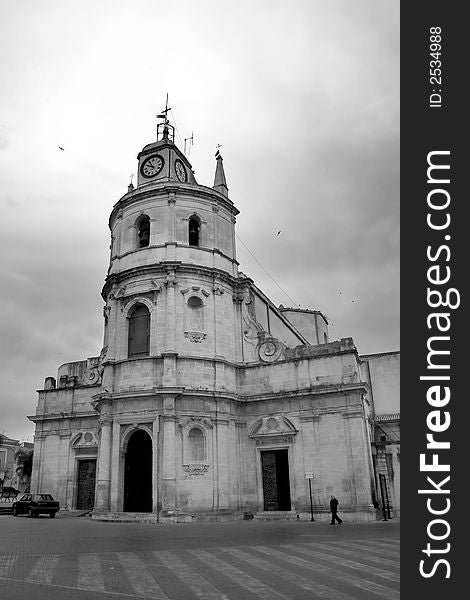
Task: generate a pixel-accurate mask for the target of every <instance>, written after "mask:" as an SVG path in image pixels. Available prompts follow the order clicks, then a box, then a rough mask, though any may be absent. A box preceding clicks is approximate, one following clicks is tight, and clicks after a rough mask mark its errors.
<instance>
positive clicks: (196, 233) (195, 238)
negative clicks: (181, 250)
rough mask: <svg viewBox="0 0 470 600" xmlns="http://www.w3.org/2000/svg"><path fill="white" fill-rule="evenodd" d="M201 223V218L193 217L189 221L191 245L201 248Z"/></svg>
mask: <svg viewBox="0 0 470 600" xmlns="http://www.w3.org/2000/svg"><path fill="white" fill-rule="evenodd" d="M200 232H201V221H200V219H199V217H197V216H196V215H193V216H192V217H190V219H189V236H188V239H189V245H190V246H199V244H200V241H201V240H200Z"/></svg>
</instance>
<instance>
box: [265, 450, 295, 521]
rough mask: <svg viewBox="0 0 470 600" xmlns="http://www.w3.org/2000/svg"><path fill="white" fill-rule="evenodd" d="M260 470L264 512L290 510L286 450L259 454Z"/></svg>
mask: <svg viewBox="0 0 470 600" xmlns="http://www.w3.org/2000/svg"><path fill="white" fill-rule="evenodd" d="M261 470H262V478H263V497H264V510H291V501H290V483H289V457H288V451H287V449H285V450H266V451H264V452H261Z"/></svg>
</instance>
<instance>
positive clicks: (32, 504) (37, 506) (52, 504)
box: [12, 494, 59, 519]
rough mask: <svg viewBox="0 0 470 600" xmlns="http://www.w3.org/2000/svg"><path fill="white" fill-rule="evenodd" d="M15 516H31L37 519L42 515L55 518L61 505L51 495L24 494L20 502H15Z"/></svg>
mask: <svg viewBox="0 0 470 600" xmlns="http://www.w3.org/2000/svg"><path fill="white" fill-rule="evenodd" d="M12 509H13V516H14V517H17V516H18V515H29V516H30V517H37V516H38V515H40V514H45V515H49V516H50V517H51V519H52V518H54V517H55V515H56V512H57V511H58V510H59V503H58V502H57V501H56V500H54V498H53V497H52V496H51V495H50V494H24V495H23V496H22V497H21V498H20V499H19V500H17V501H16V502H13V505H12Z"/></svg>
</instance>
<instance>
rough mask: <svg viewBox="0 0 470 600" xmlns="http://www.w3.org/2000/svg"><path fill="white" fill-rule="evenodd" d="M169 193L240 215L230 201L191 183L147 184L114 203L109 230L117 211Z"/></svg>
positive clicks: (209, 189)
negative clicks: (218, 206)
mask: <svg viewBox="0 0 470 600" xmlns="http://www.w3.org/2000/svg"><path fill="white" fill-rule="evenodd" d="M170 193H172V194H180V195H181V196H182V197H184V196H190V197H192V198H196V199H200V200H203V201H207V202H208V203H210V204H213V203H214V200H215V201H216V202H217V204H219V205H221V206H223V207H224V208H225V209H226V210H227V211H228V212H230V213H231V214H232V215H234V216H236V215H238V214H239V213H240V211H239V210H238V209H237V208H236V207H235V205H234V204H233V202H232V201H231V200H229V199H228V198H226V197H225V196H224V195H223V194H221V193H220V192H217V191H216V190H214V189H213V188H210V187H206V186H203V185H199V184H198V185H194V184H192V183H176V182H175V183H173V182H168V181H167V182H165V183H155V184H151V183H149V184H147V185H145V186H142V187H138V188H135V189H134V190H132V191H131V192H127V193H126V194H124V196H122V197H121V198H120V199H119V200H118V201H117V202H116V204H115V205H114V206H113V209H112V211H111V214H110V216H109V228H110V229H111V230H112V223H113V222H114V219H115V218H116V216H117V214H118V213H119V211H121V210H122V209H123V208H126V207H127V206H129V205H130V204H133V203H134V202H138V201H140V200H147V199H149V198H162V199H165V198H167V197H168V195H169V194H170Z"/></svg>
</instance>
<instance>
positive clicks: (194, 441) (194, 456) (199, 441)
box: [188, 427, 205, 462]
mask: <svg viewBox="0 0 470 600" xmlns="http://www.w3.org/2000/svg"><path fill="white" fill-rule="evenodd" d="M204 443H205V440H204V434H203V433H202V431H201V430H200V429H199V427H193V428H192V429H190V430H189V434H188V450H189V453H188V454H189V460H190V461H194V462H203V461H204V459H205V449H204Z"/></svg>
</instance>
